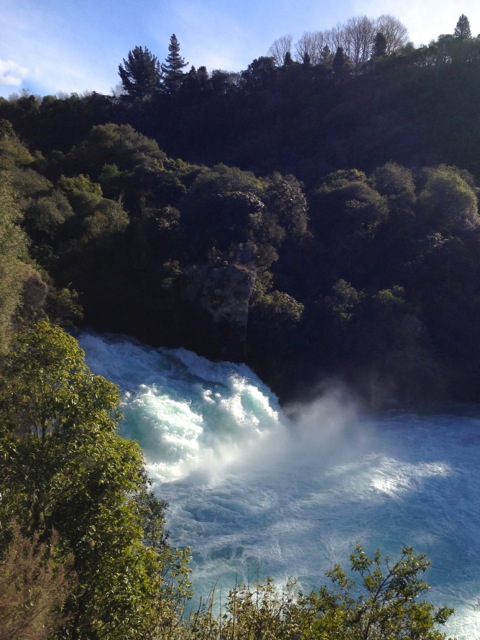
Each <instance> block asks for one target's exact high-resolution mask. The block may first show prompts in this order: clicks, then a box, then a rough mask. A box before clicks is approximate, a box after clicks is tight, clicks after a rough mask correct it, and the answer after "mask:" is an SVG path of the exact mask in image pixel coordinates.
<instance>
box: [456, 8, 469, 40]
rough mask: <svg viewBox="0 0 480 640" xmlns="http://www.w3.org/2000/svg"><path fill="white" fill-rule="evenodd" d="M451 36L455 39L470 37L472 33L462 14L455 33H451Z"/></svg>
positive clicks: (467, 21) (466, 19)
mask: <svg viewBox="0 0 480 640" xmlns="http://www.w3.org/2000/svg"><path fill="white" fill-rule="evenodd" d="M453 35H454V36H455V37H456V38H471V37H472V32H471V30H470V22H469V20H468V18H467V16H466V15H465V14H464V13H462V15H461V16H460V17H459V19H458V22H457V26H456V27H455V31H454V32H453Z"/></svg>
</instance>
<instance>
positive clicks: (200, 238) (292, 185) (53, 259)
mask: <svg viewBox="0 0 480 640" xmlns="http://www.w3.org/2000/svg"><path fill="white" fill-rule="evenodd" d="M390 20H391V24H393V25H394V26H397V27H398V23H396V22H395V21H394V19H390ZM460 23H461V21H459V24H460ZM467 23H468V21H467ZM464 26H465V25H464ZM458 29H459V27H458V25H457V30H458ZM327 35H328V34H323V35H322V34H317V40H318V38H320V36H322V37H323V38H324V40H325V38H326V37H327ZM330 35H331V34H330ZM377 35H378V34H377ZM312 38H313V36H312V37H311V38H310V40H308V39H306V38H304V39H303V41H302V42H300V43H297V52H298V51H302V57H301V58H299V55H298V54H297V56H296V58H297V61H296V60H294V59H293V58H292V55H290V54H289V52H288V50H287V51H286V53H285V55H284V59H283V62H281V63H280V60H279V53H278V51H279V46H280V44H282V43H283V44H284V45H285V42H283V41H282V40H281V39H280V40H279V41H277V42H276V43H274V45H272V50H273V51H276V53H277V56H276V57H275V56H272V57H264V58H259V59H257V60H254V61H253V62H252V63H251V64H250V65H249V67H248V69H246V70H245V71H243V72H241V73H238V74H232V73H226V72H223V71H218V70H214V71H212V72H211V73H209V72H208V71H207V70H206V69H205V68H200V69H198V70H196V69H194V68H191V69H190V70H189V71H186V69H185V68H184V67H185V62H184V60H183V58H182V57H181V55H180V44H179V42H178V40H177V39H176V38H175V36H172V39H171V43H170V53H169V56H168V58H167V60H166V61H165V63H164V64H160V63H159V61H158V59H157V58H156V56H155V55H154V54H153V53H151V52H150V51H149V50H148V49H146V48H143V47H137V48H136V49H134V50H133V51H131V52H130V53H129V54H128V56H127V57H126V59H124V60H123V63H121V64H120V65H119V74H120V78H121V81H122V83H123V92H122V93H120V94H119V95H115V96H102V95H98V94H89V95H85V96H78V95H71V96H65V97H58V98H56V97H53V96H46V97H43V98H39V97H36V96H29V95H23V96H21V97H17V98H12V99H10V100H1V101H0V116H1V117H2V118H3V121H2V122H3V125H2V141H1V149H0V152H1V162H2V167H3V174H2V175H3V176H4V177H3V180H4V181H5V182H6V181H7V178H8V182H9V184H10V188H11V189H12V190H13V192H14V193H15V197H16V201H17V205H18V208H19V211H21V214H22V216H23V222H22V228H23V230H24V232H25V233H26V234H27V236H28V237H29V239H30V255H31V256H32V258H33V259H34V261H35V265H36V268H37V269H38V271H39V272H41V273H42V278H43V280H44V281H45V283H47V287H46V288H47V289H48V297H47V300H48V302H47V307H48V309H49V313H50V314H52V313H53V314H54V315H55V313H56V312H57V311H58V313H64V312H65V313H67V311H65V307H68V308H69V311H68V312H69V313H71V312H73V313H74V316H75V317H72V318H71V320H72V321H74V322H76V323H78V318H79V316H78V313H77V311H80V309H82V310H83V313H84V320H85V322H86V323H87V324H88V325H90V326H93V327H94V328H97V329H99V330H102V331H112V332H123V333H127V334H130V335H133V336H136V337H138V338H140V339H142V340H144V341H147V342H150V343H152V344H154V345H166V346H179V345H181V346H185V347H187V348H190V349H193V350H195V351H197V352H199V353H201V354H204V355H207V356H209V357H211V358H221V359H235V360H240V361H246V362H247V363H248V364H250V365H251V366H252V367H253V368H254V369H255V370H256V371H257V372H258V373H259V374H260V375H261V376H262V377H263V378H264V379H265V381H266V382H268V383H269V384H270V385H271V386H272V387H273V388H274V389H275V390H276V391H277V392H278V393H279V394H280V396H281V397H282V398H283V399H291V398H292V397H295V396H297V395H298V394H302V393H306V392H307V391H308V393H310V392H311V391H312V389H314V388H315V385H317V384H318V383H320V382H321V381H322V380H325V379H326V378H335V379H341V380H343V381H345V382H346V383H348V384H349V385H350V386H351V387H352V388H353V389H354V390H356V391H357V392H358V393H359V395H360V396H361V397H363V398H365V399H366V400H367V401H369V402H371V401H375V402H377V401H382V400H383V399H385V398H388V399H392V398H394V399H399V400H401V401H406V400H413V401H418V400H424V399H435V398H437V397H442V398H445V397H446V396H447V397H451V398H453V399H471V398H476V397H477V394H478V391H479V389H478V382H477V380H478V379H479V377H478V370H479V366H480V351H479V346H478V345H479V344H480V341H479V339H478V332H479V329H478V323H477V322H476V317H477V313H478V309H479V304H480V297H479V284H478V278H477V277H476V274H477V272H478V255H479V251H478V248H479V238H480V236H479V233H480V232H479V216H478V202H477V194H478V187H477V181H478V179H479V178H480V175H479V171H480V169H479V166H478V159H477V149H478V148H479V146H480V126H479V115H478V109H477V108H476V104H477V103H478V99H479V97H480V96H477V93H478V91H479V87H480V82H479V79H480V40H479V39H477V38H472V37H471V36H470V35H469V33H468V31H464V32H462V33H460V32H459V33H457V31H456V34H455V35H451V36H441V37H439V39H438V40H437V41H436V42H433V43H431V44H430V45H429V46H428V47H422V48H420V49H415V48H414V47H413V46H412V45H409V44H404V43H403V44H402V41H401V40H400V44H398V43H397V47H396V48H395V47H393V46H392V47H391V51H390V52H389V53H387V48H386V45H385V43H383V42H382V40H381V38H380V39H378V38H377V40H376V41H375V42H374V45H373V48H371V50H370V53H369V54H368V55H369V57H368V59H362V58H357V60H356V61H355V60H351V59H349V57H348V56H347V54H346V53H344V52H343V49H342V47H339V48H338V49H337V52H336V55H333V53H331V55H329V56H328V55H327V53H328V51H329V48H328V45H325V46H324V47H323V49H322V52H323V53H322V56H320V58H317V59H316V58H315V51H316V50H318V47H317V49H314V48H313V44H312V43H313V42H314V41H315V39H314V38H313V39H312ZM287 44H288V43H287ZM290 44H291V43H290ZM300 45H302V46H303V50H302V49H301V47H300ZM308 47H310V53H309V49H308ZM375 47H376V48H375ZM32 268H33V267H32ZM77 302H78V304H79V306H77ZM59 306H60V307H62V309H63V311H62V310H61V309H60V308H59ZM54 308H55V309H56V311H54ZM67 315H68V313H67ZM380 380H381V381H382V383H381V386H379V383H380Z"/></svg>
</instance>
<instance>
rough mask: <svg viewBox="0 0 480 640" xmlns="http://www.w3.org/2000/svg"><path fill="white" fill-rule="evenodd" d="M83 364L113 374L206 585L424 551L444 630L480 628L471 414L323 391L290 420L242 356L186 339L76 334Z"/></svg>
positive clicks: (475, 426) (479, 631) (476, 420)
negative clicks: (375, 404)
mask: <svg viewBox="0 0 480 640" xmlns="http://www.w3.org/2000/svg"><path fill="white" fill-rule="evenodd" d="M80 344H81V346H82V347H83V349H84V350H85V351H86V359H87V363H88V364H89V366H90V367H91V368H92V370H93V371H94V372H96V373H99V374H101V375H104V376H105V377H107V378H109V379H110V380H112V381H114V382H115V383H116V384H118V385H119V387H120V389H121V392H122V397H123V409H124V415H125V418H124V421H123V423H122V426H121V430H122V432H123V433H124V434H125V435H126V436H128V437H131V438H134V439H136V440H138V441H139V443H140V444H141V446H142V448H143V450H144V453H145V457H146V462H147V470H148V473H149V475H150V477H151V479H152V481H153V483H154V487H155V490H156V491H157V492H158V493H159V495H160V496H161V497H162V498H164V499H166V500H167V501H168V502H169V505H170V506H169V508H168V523H167V524H168V528H169V529H170V531H171V538H170V540H171V542H172V544H174V545H177V546H191V547H192V548H193V556H192V568H193V574H192V577H193V582H194V587H195V590H196V593H197V594H198V595H199V596H205V595H208V593H209V591H210V589H211V588H212V587H214V586H215V587H216V588H217V590H228V589H229V588H231V587H232V586H233V585H234V584H236V583H239V582H244V581H248V582H250V583H252V582H255V581H256V580H257V579H258V578H262V577H266V576H271V577H273V578H274V579H275V580H276V581H277V582H279V583H284V582H285V581H286V580H287V579H288V578H289V577H291V576H296V577H297V578H298V580H299V583H300V586H301V588H302V589H303V590H304V591H306V590H308V589H311V588H314V587H318V586H320V585H321V584H323V583H324V582H325V578H324V574H325V571H326V570H327V569H329V568H331V567H332V565H333V564H334V563H336V562H338V563H340V564H342V565H343V566H347V565H348V557H349V554H350V553H351V551H352V550H353V547H354V545H355V544H356V543H357V542H358V543H360V544H362V545H363V546H364V547H365V548H366V550H367V551H368V552H371V551H373V550H374V549H376V548H378V549H380V550H381V551H382V552H383V553H384V554H388V555H390V556H391V557H392V558H394V557H396V556H398V554H399V552H400V549H401V548H402V547H404V546H413V547H414V548H415V551H416V552H425V553H427V554H428V556H429V558H430V559H431V561H432V567H431V569H430V571H429V572H428V573H427V576H426V580H427V582H429V583H430V584H431V585H432V589H431V591H430V592H429V596H428V597H429V599H431V600H432V602H434V603H435V605H437V606H440V605H449V606H453V607H455V610H456V614H455V616H454V617H453V618H452V620H451V622H450V623H449V626H448V627H447V628H446V629H445V630H446V631H447V632H448V633H449V634H452V635H455V636H456V637H457V638H458V639H459V640H467V638H468V639H469V640H470V639H471V638H473V637H480V606H479V597H480V545H479V544H478V538H479V535H480V501H479V496H480V474H478V459H479V455H480V410H479V408H478V407H455V408H454V409H452V408H450V409H449V411H448V412H447V411H443V412H439V411H436V412H430V413H424V414H419V413H417V414H414V413H405V414H398V415H389V416H384V417H383V418H381V419H375V420H373V419H366V418H364V417H361V416H359V415H358V414H357V412H356V411H355V407H354V405H352V404H351V403H349V402H348V401H347V400H346V398H345V396H336V395H335V394H331V395H330V396H328V397H325V398H323V399H322V400H320V401H318V402H317V403H314V404H312V405H310V406H308V407H295V411H294V412H293V411H292V412H291V413H289V415H290V417H288V416H287V415H286V414H285V413H284V412H283V411H282V409H281V407H280V406H279V404H278V401H277V399H276V397H275V396H274V394H272V392H271V391H270V390H269V389H268V387H266V385H264V384H263V383H262V382H261V381H260V380H259V379H258V378H257V377H256V376H255V375H254V374H253V373H252V371H250V370H249V369H248V368H247V367H245V366H243V365H238V364H232V363H226V362H222V363H213V362H209V361H208V360H206V359H204V358H201V357H199V356H197V355H195V354H193V353H191V352H188V351H185V350H183V349H177V350H167V349H152V348H149V347H146V346H143V345H140V344H137V343H134V342H133V341H130V340H127V339H124V338H119V337H101V336H98V335H94V334H88V333H85V334H82V335H81V336H80Z"/></svg>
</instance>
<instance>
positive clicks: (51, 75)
mask: <svg viewBox="0 0 480 640" xmlns="http://www.w3.org/2000/svg"><path fill="white" fill-rule="evenodd" d="M0 11H1V20H0V96H4V97H7V96H10V95H12V94H15V93H19V92H21V91H22V90H24V89H26V90H28V91H29V92H32V93H34V94H38V95H42V96H43V95H47V94H52V95H57V94H59V93H72V92H77V93H80V94H81V93H83V92H84V91H97V92H100V93H111V92H112V90H114V89H115V87H116V86H117V85H118V83H119V77H118V65H119V64H120V63H121V62H122V60H123V58H125V57H126V56H127V54H128V52H129V51H130V50H131V49H133V48H134V47H135V46H137V45H138V46H143V47H148V48H149V49H150V50H151V51H152V53H154V54H155V55H156V56H157V57H158V58H159V60H160V61H163V60H164V59H165V57H166V55H167V53H168V43H169V41H170V36H171V34H172V33H175V34H176V35H177V38H178V40H179V42H180V47H181V54H182V55H183V57H184V58H185V59H186V61H188V62H189V63H190V65H192V64H193V65H195V66H196V67H199V66H201V65H205V66H206V67H207V69H208V70H209V71H212V70H213V69H225V70H228V71H241V70H243V69H246V67H247V66H248V64H249V63H250V62H252V60H254V59H255V58H257V57H258V56H261V55H267V52H268V49H269V47H270V45H271V44H272V42H273V41H274V40H275V39H276V38H279V37H280V36H283V35H291V36H292V37H293V39H294V41H296V40H298V38H300V36H301V35H302V34H303V33H304V32H305V31H315V30H320V31H322V30H326V29H330V28H332V27H334V26H336V25H337V24H342V23H344V22H346V21H347V20H348V18H351V17H354V16H362V15H366V16H368V17H369V18H377V17H378V16H380V15H382V14H390V15H393V16H395V17H396V18H398V19H399V20H400V21H401V22H402V23H403V24H404V25H405V26H406V27H407V29H408V32H409V36H410V40H411V41H412V42H414V43H415V44H416V45H420V44H428V42H429V41H430V40H432V39H435V38H437V36H438V35H440V34H441V33H452V32H453V30H454V28H455V25H456V23H457V20H458V17H459V15H460V14H461V13H464V14H466V15H467V17H468V18H469V20H470V26H471V28H472V33H473V35H477V34H478V33H479V32H480V3H478V1H474V0H465V1H464V2H463V3H458V2H453V1H452V0H444V1H443V2H440V1H439V0H404V1H403V2H398V0H323V1H322V0H295V1H291V0H290V1H287V0H241V1H240V0H195V1H194V0H0Z"/></svg>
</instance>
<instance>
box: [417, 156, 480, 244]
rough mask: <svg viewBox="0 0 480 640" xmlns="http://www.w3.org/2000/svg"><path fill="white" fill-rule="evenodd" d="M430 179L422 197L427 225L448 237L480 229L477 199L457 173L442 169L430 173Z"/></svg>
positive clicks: (420, 198) (422, 208) (423, 213)
mask: <svg viewBox="0 0 480 640" xmlns="http://www.w3.org/2000/svg"><path fill="white" fill-rule="evenodd" d="M427 176H428V178H427V181H426V183H425V187H424V189H423V191H422V192H421V193H420V194H419V196H418V203H419V205H420V207H421V208H420V211H421V216H422V218H423V220H424V221H425V222H426V223H427V224H429V225H431V226H432V227H434V228H435V229H437V230H438V231H440V232H442V233H446V234H449V233H452V232H454V231H457V230H463V229H474V228H476V227H478V226H479V224H480V216H479V215H478V202H477V196H476V194H475V191H474V190H473V189H472V187H471V185H470V184H469V183H468V182H467V180H466V179H465V178H464V177H463V176H462V175H461V174H460V172H459V171H458V170H457V169H455V168H453V167H447V166H445V165H441V166H439V167H436V168H434V169H431V170H427Z"/></svg>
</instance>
